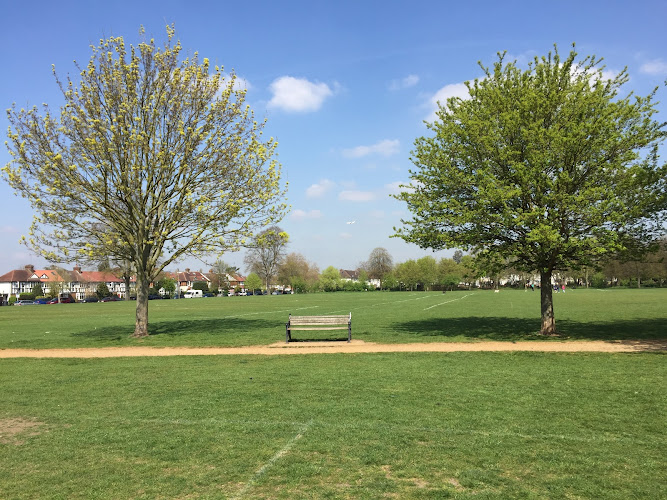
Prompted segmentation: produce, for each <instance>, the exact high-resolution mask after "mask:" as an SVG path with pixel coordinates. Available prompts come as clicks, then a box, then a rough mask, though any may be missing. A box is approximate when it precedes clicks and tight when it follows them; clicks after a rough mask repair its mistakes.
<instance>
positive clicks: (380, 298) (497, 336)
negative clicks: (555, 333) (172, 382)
mask: <svg viewBox="0 0 667 500" xmlns="http://www.w3.org/2000/svg"><path fill="white" fill-rule="evenodd" d="M539 300H540V299H539V293H538V292H524V291H514V290H503V291H502V292H501V293H492V292H490V291H471V292H467V291H461V292H454V293H446V294H442V293H424V292H414V293H412V292H402V293H385V292H370V293H328V294H325V293H320V294H312V295H282V296H266V297H264V296H262V297H224V298H222V297H221V298H208V299H190V300H164V301H152V302H151V303H150V318H149V319H150V325H149V331H150V337H149V338H147V339H142V340H136V339H132V338H131V337H130V335H131V334H132V332H133V331H134V306H135V304H134V303H133V302H130V303H124V302H109V303H96V304H58V305H48V306H26V307H2V308H0V348H12V347H14V348H53V347H96V346H123V345H152V346H178V345H187V346H243V345H255V344H271V343H273V342H277V341H280V340H281V339H284V335H285V322H286V321H287V317H288V314H289V313H294V314H345V313H348V312H352V335H353V338H355V339H361V340H366V341H372V342H384V343H405V342H434V341H441V342H442V341H445V342H469V341H475V340H508V341H521V340H535V339H542V337H540V336H539V335H538V334H537V332H538V331H539V326H540V319H539V310H540V304H539ZM554 302H555V305H554V307H555V310H556V321H557V326H558V328H559V330H560V331H561V332H562V334H563V337H562V338H566V339H567V338H569V339H580V340H581V339H591V340H620V339H640V340H641V339H657V338H665V325H666V324H667V308H666V307H665V304H666V303H667V289H647V290H610V291H600V290H585V289H579V290H568V292H567V293H565V294H561V293H559V294H555V296H554ZM306 335H310V338H315V336H316V335H318V334H313V333H312V332H310V333H308V332H305V333H302V334H300V336H299V338H307V337H306ZM322 335H326V334H319V336H320V338H321V337H322ZM329 335H331V334H329ZM333 335H334V336H335V335H338V337H339V338H342V337H343V336H344V334H341V333H340V332H336V333H334V334H333ZM555 340H559V339H555Z"/></svg>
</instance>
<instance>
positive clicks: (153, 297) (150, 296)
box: [148, 293, 162, 300]
mask: <svg viewBox="0 0 667 500" xmlns="http://www.w3.org/2000/svg"><path fill="white" fill-rule="evenodd" d="M161 298H162V295H158V294H157V293H151V294H150V295H149V296H148V300H160V299H161Z"/></svg>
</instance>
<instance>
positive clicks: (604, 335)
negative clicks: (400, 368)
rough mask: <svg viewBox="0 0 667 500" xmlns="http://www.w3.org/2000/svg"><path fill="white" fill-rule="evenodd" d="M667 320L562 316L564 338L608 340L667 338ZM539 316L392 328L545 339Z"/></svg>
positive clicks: (432, 321)
mask: <svg viewBox="0 0 667 500" xmlns="http://www.w3.org/2000/svg"><path fill="white" fill-rule="evenodd" d="M666 326H667V320H666V319H662V318H654V319H637V320H622V321H609V322H598V323H595V322H593V323H591V322H586V323H582V322H578V321H570V320H559V319H558V318H556V328H557V329H558V331H559V333H560V336H559V337H558V338H560V339H570V340H608V341H621V340H622V341H643V340H649V341H656V340H665V339H667V335H666V333H665V332H666V330H667V328H666ZM539 329H540V320H539V319H520V318H506V317H484V318H479V317H467V318H437V319H436V318H433V319H425V320H416V321H404V322H394V323H392V324H391V325H389V330H391V331H395V332H400V333H402V334H406V335H411V336H413V337H418V336H421V337H441V338H442V339H443V340H444V339H447V338H454V337H461V336H463V337H468V338H475V339H482V340H508V341H516V340H544V337H543V336H542V335H540V334H539Z"/></svg>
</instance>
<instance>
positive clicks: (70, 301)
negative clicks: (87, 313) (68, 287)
mask: <svg viewBox="0 0 667 500" xmlns="http://www.w3.org/2000/svg"><path fill="white" fill-rule="evenodd" d="M74 302H75V300H74V299H73V298H72V297H60V303H61V304H74ZM47 304H58V297H54V298H52V299H51V300H49V301H48V302H47Z"/></svg>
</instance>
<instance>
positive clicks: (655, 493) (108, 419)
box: [0, 353, 667, 500]
mask: <svg viewBox="0 0 667 500" xmlns="http://www.w3.org/2000/svg"><path fill="white" fill-rule="evenodd" d="M0 380H2V394H1V396H0V425H4V428H0V498H8V499H9V498H11V499H24V498H25V499H29V498H30V499H32V498H50V499H51V498H57V499H60V498H62V499H73V498H81V499H90V498H119V499H124V498H151V499H152V498H285V499H294V498H304V499H305V498H369V499H374V498H383V497H391V498H447V497H454V498H596V499H598V498H605V499H623V500H625V499H628V498H651V499H653V498H655V499H657V498H661V497H662V498H664V494H665V489H664V487H665V484H667V473H666V469H665V455H664V451H665V449H666V445H667V442H666V439H665V418H664V417H665V414H666V411H667V407H666V406H667V405H666V400H665V394H664V388H665V382H666V380H665V357H664V356H663V355H661V354H648V353H646V354H576V355H574V354H536V353H513V354H500V353H452V354H436V353H431V354H424V353H422V354H411V353H400V354H398V353H396V354H364V355H345V356H341V355H308V356H291V357H290V356H276V357H269V358H267V357H259V356H257V357H250V356H248V357H245V356H239V357H227V356H223V357H215V356H204V357H174V358H135V359H130V358H120V359H104V360H100V359H98V360H36V359H30V360H28V359H14V360H1V362H0ZM21 425H23V427H24V430H23V432H21V433H17V434H12V433H11V432H7V431H8V427H10V426H13V427H14V428H16V427H20V426H21Z"/></svg>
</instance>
